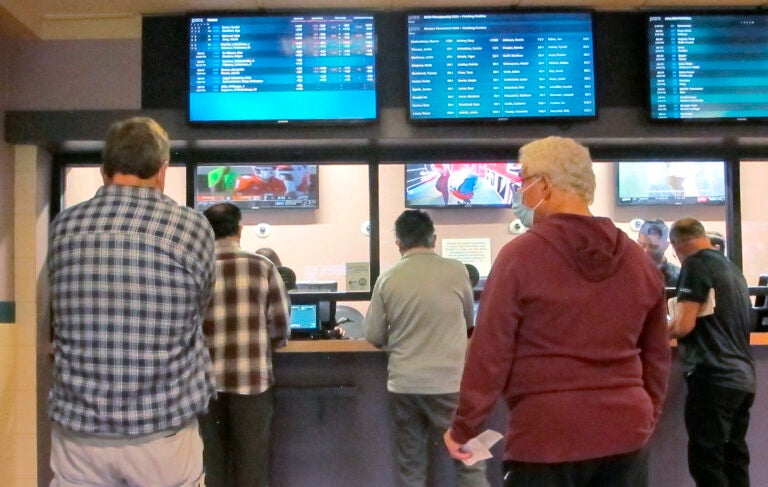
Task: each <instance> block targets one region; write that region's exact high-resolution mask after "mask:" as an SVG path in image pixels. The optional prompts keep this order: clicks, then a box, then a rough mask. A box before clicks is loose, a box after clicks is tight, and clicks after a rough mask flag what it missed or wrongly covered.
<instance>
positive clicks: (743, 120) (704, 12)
mask: <svg viewBox="0 0 768 487" xmlns="http://www.w3.org/2000/svg"><path fill="white" fill-rule="evenodd" d="M644 15H645V19H644V20H645V24H644V25H645V46H644V53H645V77H646V80H645V89H646V96H645V102H646V117H647V119H648V120H649V121H650V122H651V123H654V124H662V125H664V124H680V123H684V124H697V123H699V124H711V123H727V124H760V123H764V122H766V121H768V115H765V116H754V117H734V116H720V117H706V118H704V117H702V118H682V117H677V118H657V117H655V116H654V114H653V103H652V97H653V87H652V82H653V77H652V75H651V47H652V44H651V43H652V37H651V31H650V22H651V18H652V17H658V16H690V17H694V16H699V17H706V16H730V15H749V16H755V17H764V18H767V19H768V12H766V11H760V10H755V9H744V10H738V9H723V10H712V9H701V10H697V9H681V10H675V9H664V10H656V11H651V12H647V13H645V14H644ZM767 49H768V48H767ZM767 98H768V96H767ZM766 101H768V99H767V100H766Z"/></svg>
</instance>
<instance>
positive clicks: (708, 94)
mask: <svg viewBox="0 0 768 487" xmlns="http://www.w3.org/2000/svg"><path fill="white" fill-rule="evenodd" d="M648 53H649V66H648V68H649V73H650V75H649V81H650V110H651V118H652V119H654V120H701V121H706V120H732V121H749V120H765V119H768V15H766V14H764V13H739V14H728V15H722V14H704V13H702V14H695V15H680V14H673V15H651V16H649V17H648Z"/></svg>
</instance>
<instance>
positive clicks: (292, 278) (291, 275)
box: [277, 266, 296, 291]
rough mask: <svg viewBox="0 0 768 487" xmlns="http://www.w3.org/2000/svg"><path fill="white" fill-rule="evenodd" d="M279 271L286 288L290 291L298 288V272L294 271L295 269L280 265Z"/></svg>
mask: <svg viewBox="0 0 768 487" xmlns="http://www.w3.org/2000/svg"><path fill="white" fill-rule="evenodd" d="M277 273H278V274H280V277H281V278H282V279H283V283H285V289H287V290H288V291H290V290H291V289H296V273H295V272H293V269H291V268H290V267H285V266H278V267H277Z"/></svg>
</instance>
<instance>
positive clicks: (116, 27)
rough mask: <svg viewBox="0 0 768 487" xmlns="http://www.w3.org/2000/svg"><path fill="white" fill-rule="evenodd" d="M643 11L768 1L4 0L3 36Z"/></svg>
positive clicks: (766, 1) (114, 35) (0, 14)
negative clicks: (486, 10)
mask: <svg viewBox="0 0 768 487" xmlns="http://www.w3.org/2000/svg"><path fill="white" fill-rule="evenodd" d="M462 6H464V7H466V6H471V7H478V8H479V7H520V8H528V7H576V8H590V9H595V10H639V9H660V8H694V7H695V8H698V7H708V6H709V7H714V6H716V7H718V8H722V7H756V6H761V7H765V6H768V0H759V1H755V0H555V1H553V0H474V1H473V0H0V38H17V39H45V40H55V39H138V38H140V37H141V16H142V15H151V14H171V13H184V12H189V11H202V10H257V9H267V10H272V9H274V10H287V9H325V8H345V9H346V8H361V9H368V10H402V9H409V8H443V7H462Z"/></svg>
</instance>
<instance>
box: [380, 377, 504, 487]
mask: <svg viewBox="0 0 768 487" xmlns="http://www.w3.org/2000/svg"><path fill="white" fill-rule="evenodd" d="M458 397H459V395H458V393H456V394H395V393H392V392H390V393H389V407H390V411H391V413H392V420H393V422H394V423H395V439H396V443H397V465H398V469H399V474H398V478H399V483H398V485H399V486H401V487H424V486H425V485H427V472H428V470H429V450H430V446H431V445H430V439H431V438H432V439H435V440H434V441H437V442H439V444H438V445H436V446H437V448H436V449H435V451H438V452H442V454H444V455H445V456H446V457H447V456H448V450H447V449H446V448H445V446H444V445H443V440H442V438H443V433H445V432H446V431H447V430H448V428H449V427H450V425H451V415H452V414H453V410H454V409H455V408H456V402H457V400H458ZM432 446H435V445H432ZM453 464H454V467H455V468H456V485H457V486H459V487H487V486H488V485H490V484H489V483H488V479H487V477H486V474H485V464H486V462H484V461H482V462H477V463H475V464H474V465H473V466H471V467H468V466H466V465H464V463H462V462H459V461H453Z"/></svg>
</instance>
